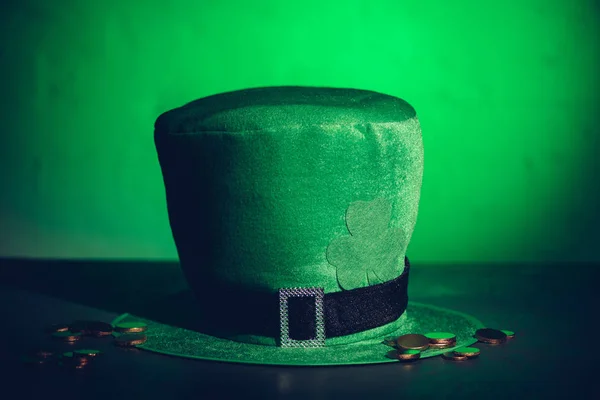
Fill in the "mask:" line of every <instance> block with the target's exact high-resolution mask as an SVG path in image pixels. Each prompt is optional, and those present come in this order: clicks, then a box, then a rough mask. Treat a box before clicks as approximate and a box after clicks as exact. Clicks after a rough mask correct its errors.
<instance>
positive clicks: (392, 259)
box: [327, 198, 406, 290]
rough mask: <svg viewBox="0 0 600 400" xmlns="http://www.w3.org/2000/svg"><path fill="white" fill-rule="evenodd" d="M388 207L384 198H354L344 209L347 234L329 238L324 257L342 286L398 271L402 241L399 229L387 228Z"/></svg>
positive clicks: (361, 283) (403, 247)
mask: <svg viewBox="0 0 600 400" xmlns="http://www.w3.org/2000/svg"><path fill="white" fill-rule="evenodd" d="M391 215H392V206H391V204H390V203H389V202H388V201H387V200H386V199H381V198H380V199H375V200H373V201H356V202H353V203H352V204H350V206H349V207H348V210H347V211H346V227H347V229H348V233H349V234H350V235H349V236H342V237H339V238H336V239H333V240H332V241H331V243H330V244H329V246H328V247H327V260H328V262H329V263H330V264H332V265H334V266H335V267H336V273H337V280H338V283H339V285H340V287H341V288H342V289H345V290H350V289H355V288H358V287H363V286H368V285H373V284H377V283H382V282H386V281H388V280H391V279H394V278H396V277H397V276H398V275H399V274H400V271H399V267H398V259H399V258H400V257H401V256H402V255H403V254H404V252H405V250H406V244H405V239H404V233H403V231H402V230H401V229H398V228H390V227H389V222H390V218H391Z"/></svg>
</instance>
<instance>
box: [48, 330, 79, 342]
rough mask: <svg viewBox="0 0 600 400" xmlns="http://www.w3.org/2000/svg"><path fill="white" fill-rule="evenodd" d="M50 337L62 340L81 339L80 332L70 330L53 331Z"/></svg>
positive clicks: (72, 340)
mask: <svg viewBox="0 0 600 400" xmlns="http://www.w3.org/2000/svg"><path fill="white" fill-rule="evenodd" d="M52 337H53V338H54V339H57V340H62V341H63V342H75V341H77V340H79V339H81V333H80V332H71V331H65V332H54V333H53V334H52Z"/></svg>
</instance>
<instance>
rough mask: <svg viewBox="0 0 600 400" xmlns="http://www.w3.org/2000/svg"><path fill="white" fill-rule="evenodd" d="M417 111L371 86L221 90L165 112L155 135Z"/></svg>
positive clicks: (389, 118) (401, 116)
mask: <svg viewBox="0 0 600 400" xmlns="http://www.w3.org/2000/svg"><path fill="white" fill-rule="evenodd" d="M415 115H416V113H415V110H414V109H413V108H412V107H411V106H410V105H409V104H408V103H407V102H406V101H404V100H402V99H399V98H397V97H394V96H390V95H386V94H382V93H378V92H373V91H369V90H359V89H345V88H330V87H309V86H276V87H260V88H252V89H245V90H238V91H234V92H227V93H221V94H217V95H213V96H208V97H204V98H201V99H198V100H195V101H192V102H190V103H188V104H186V105H184V106H182V107H179V108H177V109H174V110H171V111H168V112H165V113H163V114H162V115H161V116H160V117H159V118H158V119H157V121H156V124H155V131H156V133H166V134H169V133H171V134H177V133H183V134H185V133H201V132H232V133H233V132H244V131H270V130H271V131H272V130H278V129H282V128H286V127H287V128H291V127H296V128H297V127H307V126H327V125H352V124H374V123H389V122H402V121H405V120H408V119H410V118H413V117H414V116H415Z"/></svg>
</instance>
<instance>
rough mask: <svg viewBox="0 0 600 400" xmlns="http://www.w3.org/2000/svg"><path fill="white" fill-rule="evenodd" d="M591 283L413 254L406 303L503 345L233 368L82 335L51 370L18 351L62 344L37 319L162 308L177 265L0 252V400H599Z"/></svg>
mask: <svg viewBox="0 0 600 400" xmlns="http://www.w3.org/2000/svg"><path fill="white" fill-rule="evenodd" d="M599 285H600V265H588V264H572V265H569V264H563V265H534V264H527V265H525V264H524V265H516V264H511V265H504V264H493V265H419V263H418V262H417V263H414V265H413V268H412V270H411V282H410V289H409V296H410V299H411V300H414V301H419V302H424V303H429V304H433V305H438V306H444V307H447V308H452V309H456V310H460V311H464V312H466V313H469V314H471V315H474V316H476V317H477V318H479V319H480V320H481V321H482V322H483V323H484V324H486V325H487V326H490V327H496V328H499V329H510V330H514V331H515V332H516V333H517V337H516V338H515V339H513V340H511V341H509V342H508V343H506V344H504V345H500V346H487V345H483V344H478V346H479V347H481V349H482V354H481V356H480V357H478V358H477V359H474V360H471V361H468V362H462V363H456V362H449V361H445V360H443V359H441V358H440V357H434V358H429V359H424V360H420V361H418V362H416V363H412V364H401V363H391V364H381V365H367V366H339V367H275V366H257V365H241V364H228V363H219V362H208V361H198V360H189V359H181V358H175V357H168V356H164V355H160V354H154V353H150V352H146V351H143V350H139V349H134V350H125V349H121V348H117V347H115V346H113V345H112V344H111V341H110V340H105V341H104V340H101V339H92V338H90V339H87V338H86V339H83V343H81V344H78V345H79V346H84V347H92V348H98V349H100V350H103V351H104V352H105V354H103V355H102V357H99V358H98V359H97V360H95V361H94V364H93V365H91V367H93V368H89V369H85V370H83V371H65V370H63V369H60V368H31V367H26V366H25V365H24V364H23V363H22V362H20V361H19V360H20V358H21V357H22V356H23V355H24V354H26V353H27V352H29V351H32V350H33V349H37V348H51V349H52V348H53V349H55V350H61V351H67V350H68V347H69V345H67V344H60V345H59V344H57V343H55V342H53V341H52V340H50V339H49V338H48V335H47V334H46V333H45V332H44V329H45V328H46V327H47V326H48V325H50V324H53V323H57V322H70V321H73V320H77V319H86V320H89V319H94V320H103V321H107V322H110V321H111V320H113V319H114V318H115V317H117V316H118V315H119V314H121V313H124V312H130V313H133V314H137V315H142V316H143V313H144V310H148V308H152V307H159V306H160V305H164V304H167V303H166V302H165V301H164V299H165V298H167V297H169V296H173V295H177V294H178V293H181V292H183V291H186V290H187V287H186V284H185V281H184V279H183V276H182V274H181V272H180V270H179V267H178V265H177V263H172V262H171V263H170V262H162V263H161V262H108V261H103V262H101V261H59V260H54V261H48V260H45V261H43V260H25V259H21V260H19V259H0V318H1V319H0V321H2V330H1V337H0V358H1V360H0V361H1V362H2V364H3V366H2V368H1V370H2V374H1V375H0V382H2V384H1V387H2V389H1V392H0V393H3V394H5V395H6V396H2V395H0V398H6V399H28V398H57V399H58V398H99V399H121V398H123V399H156V398H162V399H179V398H182V399H188V398H189V399H192V398H193V399H202V398H211V399H212V398H239V397H246V398H311V399H312V398H315V399H326V398H342V397H344V398H348V397H350V398H369V399H371V398H372V399H377V398H382V399H392V398H393V399H398V398H417V399H418V398H435V399H450V398H486V399H487V398H501V397H503V398H523V397H528V398H535V399H537V398H584V399H585V398H600V354H598V352H597V350H596V348H597V343H598V342H600V330H598V329H596V328H597V321H598V318H599V315H598V307H599V306H600V301H599V300H600V295H599V292H600V286H599ZM85 341H89V342H85ZM53 346H54V347H53ZM57 346H58V347H57ZM60 346H62V347H60ZM59 347H60V348H59Z"/></svg>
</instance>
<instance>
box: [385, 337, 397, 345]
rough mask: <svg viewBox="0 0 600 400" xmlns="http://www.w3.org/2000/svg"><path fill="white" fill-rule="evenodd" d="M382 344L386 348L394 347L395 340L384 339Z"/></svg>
mask: <svg viewBox="0 0 600 400" xmlns="http://www.w3.org/2000/svg"><path fill="white" fill-rule="evenodd" d="M382 343H383V344H385V345H386V346H390V347H396V338H385V339H383V342H382Z"/></svg>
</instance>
